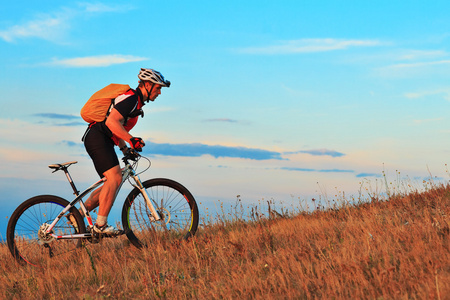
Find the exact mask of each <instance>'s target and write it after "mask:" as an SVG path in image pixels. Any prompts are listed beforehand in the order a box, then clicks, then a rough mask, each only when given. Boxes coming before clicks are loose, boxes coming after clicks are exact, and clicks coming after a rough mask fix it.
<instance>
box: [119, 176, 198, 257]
mask: <svg viewBox="0 0 450 300" xmlns="http://www.w3.org/2000/svg"><path fill="white" fill-rule="evenodd" d="M142 185H143V186H144V188H145V190H146V191H147V195H148V196H149V198H150V201H151V202H152V204H153V206H154V207H155V209H156V210H157V211H158V213H159V215H160V216H161V220H160V221H154V220H153V216H152V214H151V212H150V209H149V208H148V206H147V204H146V201H145V198H144V196H143V195H142V194H141V192H140V190H139V189H137V188H134V189H133V190H132V191H131V192H130V194H129V195H128V197H127V199H126V201H125V203H124V205H123V209H122V224H123V228H124V230H125V233H126V235H127V237H128V239H129V240H130V242H131V243H132V244H133V245H135V246H136V247H138V248H141V247H142V246H145V245H147V244H148V240H149V239H151V233H154V232H155V231H156V232H159V231H164V232H166V231H167V232H169V233H170V234H173V235H175V236H176V237H178V238H184V239H187V238H189V237H190V236H192V235H194V234H195V232H196V231H197V227H198V208H197V203H196V202H195V199H194V197H193V196H192V194H191V193H190V192H189V191H188V190H187V189H186V188H185V187H184V186H183V185H181V184H179V183H178V182H176V181H173V180H170V179H165V178H156V179H151V180H147V181H145V182H143V183H142Z"/></svg>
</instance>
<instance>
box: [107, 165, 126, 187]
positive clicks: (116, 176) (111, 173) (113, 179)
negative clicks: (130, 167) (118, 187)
mask: <svg viewBox="0 0 450 300" xmlns="http://www.w3.org/2000/svg"><path fill="white" fill-rule="evenodd" d="M103 175H104V176H105V177H106V182H109V183H115V184H120V182H121V181H122V172H121V170H120V167H119V166H115V167H112V168H111V169H109V170H108V171H106V172H105V173H103Z"/></svg>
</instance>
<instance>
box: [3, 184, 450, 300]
mask: <svg viewBox="0 0 450 300" xmlns="http://www.w3.org/2000/svg"><path fill="white" fill-rule="evenodd" d="M270 215H271V216H272V218H257V219H256V220H253V221H250V222H244V221H242V220H229V221H226V220H223V219H222V222H218V223H216V224H214V225H209V226H206V228H202V229H200V231H199V233H198V235H197V236H196V237H195V238H194V239H191V240H190V241H188V242H178V241H167V240H162V239H159V240H155V243H154V248H153V249H152V251H140V250H137V249H136V248H134V247H133V246H130V245H129V244H128V242H127V240H126V238H125V237H121V238H118V239H115V240H105V241H104V242H103V243H101V244H97V245H88V246H87V247H86V248H83V249H82V250H80V252H79V253H78V256H74V255H72V256H70V257H66V258H64V260H62V261H59V262H58V261H55V260H51V261H49V267H48V268H46V269H36V268H32V267H23V266H19V265H17V264H16V263H15V262H13V260H12V257H11V256H10V254H9V252H7V248H6V246H4V245H3V246H1V248H0V255H1V261H0V268H1V271H0V298H5V299H25V298H36V296H37V297H38V298H42V299H72V298H73V299H109V298H111V299H117V298H118V299H154V298H171V299H173V298H176V299H191V298H198V299H217V298H219V299H220V298H226V299H239V298H245V299H250V298H260V299H262V298H265V299H267V298H277V299H279V298H295V299H304V298H305V299H306V298H328V299H330V298H334V299H355V298H363V299H366V298H367V299H410V298H411V299H415V298H417V299H450V229H449V223H450V219H449V216H450V188H449V187H437V188H434V189H433V190H431V191H428V192H426V193H422V194H418V193H411V194H409V195H407V196H402V197H395V198H392V199H391V200H390V201H376V200H373V201H372V202H370V203H365V204H361V205H357V206H347V207H343V208H341V209H339V210H329V211H323V210H322V211H315V212H313V213H303V214H298V215H296V216H289V217H288V216H282V215H280V214H277V213H271V214H270ZM275 215H276V216H275ZM50 266H51V267H50Z"/></svg>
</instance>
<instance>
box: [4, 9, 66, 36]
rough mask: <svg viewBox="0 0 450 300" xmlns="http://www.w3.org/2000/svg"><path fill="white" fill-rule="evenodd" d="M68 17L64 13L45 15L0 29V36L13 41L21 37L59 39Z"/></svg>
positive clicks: (64, 29)
mask: <svg viewBox="0 0 450 300" xmlns="http://www.w3.org/2000/svg"><path fill="white" fill-rule="evenodd" d="M67 21H68V19H67V18H66V16H64V15H56V16H45V17H40V18H38V19H36V20H31V21H29V22H27V23H25V24H22V25H15V26H12V27H10V28H8V29H6V30H1V31H0V38H2V39H3V40H4V41H6V42H14V41H15V40H17V39H23V38H39V39H43V40H48V41H57V40H59V39H60V38H61V37H62V35H63V34H64V32H65V31H66V30H67V29H68V27H69V25H68V22H67Z"/></svg>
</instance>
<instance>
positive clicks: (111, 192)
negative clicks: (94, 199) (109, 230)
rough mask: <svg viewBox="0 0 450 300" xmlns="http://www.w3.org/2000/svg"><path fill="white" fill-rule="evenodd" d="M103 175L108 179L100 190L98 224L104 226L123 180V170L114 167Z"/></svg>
mask: <svg viewBox="0 0 450 300" xmlns="http://www.w3.org/2000/svg"><path fill="white" fill-rule="evenodd" d="M103 175H104V176H105V177H106V181H105V183H104V184H103V186H102V188H101V190H100V192H99V197H98V199H99V209H98V217H97V225H98V226H103V225H105V224H106V220H107V218H108V214H109V212H110V211H111V208H112V206H113V204H114V198H115V196H116V192H117V189H118V188H119V185H120V183H121V182H122V172H121V170H120V167H119V166H115V167H112V168H111V169H109V170H108V171H106V172H105V173H103Z"/></svg>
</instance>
